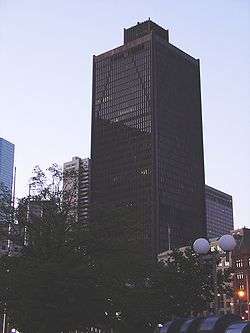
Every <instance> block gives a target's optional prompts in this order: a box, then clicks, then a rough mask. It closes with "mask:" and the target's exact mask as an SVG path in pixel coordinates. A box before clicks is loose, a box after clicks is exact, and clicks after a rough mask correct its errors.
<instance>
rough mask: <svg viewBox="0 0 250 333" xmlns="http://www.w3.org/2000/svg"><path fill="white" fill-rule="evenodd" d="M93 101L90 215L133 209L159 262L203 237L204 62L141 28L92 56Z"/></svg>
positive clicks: (150, 27) (162, 34)
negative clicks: (98, 211) (161, 255)
mask: <svg viewBox="0 0 250 333" xmlns="http://www.w3.org/2000/svg"><path fill="white" fill-rule="evenodd" d="M92 96H93V98H92V139H91V161H92V172H91V174H92V176H91V177H92V178H91V179H92V182H91V207H93V210H95V209H96V208H98V207H100V208H102V209H104V210H107V211H110V210H112V209H114V208H116V207H121V206H123V207H124V206H125V207H133V212H135V214H136V220H137V221H141V224H142V225H143V229H144V230H143V239H144V240H145V244H146V246H147V247H148V249H149V251H150V252H151V253H154V254H156V253H159V252H161V251H163V250H166V249H168V248H169V244H168V242H169V240H170V241H171V248H176V247H180V246H185V245H189V244H191V243H192V241H193V240H194V239H196V238H198V237H201V236H206V220H205V219H206V216H205V193H204V192H205V189H204V187H205V181H204V158H203V137H202V116H201V95H200V66H199V60H197V59H195V58H193V57H191V56H190V55H188V54H186V53H185V52H183V51H181V50H180V49H178V48H177V47H175V46H173V45H172V44H170V42H169V36H168V30H165V29H163V28H162V27H160V26H159V25H157V24H156V23H154V22H152V21H151V20H147V21H145V22H143V23H138V24H137V25H135V26H133V27H131V28H129V29H124V44H123V45H121V46H119V47H117V48H115V49H113V50H110V51H108V52H105V53H103V54H100V55H98V56H94V58H93V95H92ZM169 231H170V232H169ZM169 235H170V237H169ZM170 238H171V239H170Z"/></svg>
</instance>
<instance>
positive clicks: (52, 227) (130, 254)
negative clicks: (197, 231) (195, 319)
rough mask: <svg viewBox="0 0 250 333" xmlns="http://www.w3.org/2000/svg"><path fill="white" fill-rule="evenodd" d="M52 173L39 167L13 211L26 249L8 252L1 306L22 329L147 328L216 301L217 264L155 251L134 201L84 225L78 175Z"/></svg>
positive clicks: (0, 269) (1, 268)
mask: <svg viewBox="0 0 250 333" xmlns="http://www.w3.org/2000/svg"><path fill="white" fill-rule="evenodd" d="M48 173H49V174H48V175H46V173H45V172H43V171H42V170H41V169H40V168H39V167H36V168H35V170H34V176H33V178H32V188H30V193H29V196H28V197H26V198H23V199H22V200H20V201H19V205H18V208H17V209H16V210H15V212H14V214H13V213H12V216H13V219H12V220H11V221H12V222H11V223H12V224H13V228H14V227H15V228H17V227H18V228H19V230H22V231H21V232H19V233H18V234H17V233H16V234H15V235H12V236H11V237H12V241H14V242H17V244H19V245H21V244H24V245H22V248H21V251H20V255H18V256H2V257H1V258H0V261H1V262H0V299H1V303H0V304H1V307H2V311H3V307H6V308H7V312H8V318H9V321H10V322H11V323H12V324H13V325H14V326H15V327H16V328H17V329H19V330H20V331H22V332H25V333H29V332H34V331H35V332H37V333H45V332H46V333H50V332H51V333H52V332H53V333H56V332H65V333H66V332H68V331H69V330H76V329H79V330H80V329H84V328H86V327H100V328H106V329H108V328H111V327H112V328H114V329H115V332H119V333H127V332H129V333H133V332H141V333H143V332H145V333H146V332H152V331H153V328H154V327H155V325H156V324H157V323H159V322H163V321H166V320H168V319H170V318H172V317H173V316H177V315H189V314H190V313H191V312H201V311H202V310H205V309H207V308H208V307H209V302H210V301H211V300H212V297H213V292H212V284H211V281H212V279H211V267H210V265H204V264H201V263H200V260H199V259H198V258H197V257H196V256H195V255H194V254H193V253H192V251H186V252H185V253H181V252H179V251H176V252H173V254H172V255H171V257H169V259H167V260H166V262H165V263H162V262H160V263H159V262H157V261H156V260H155V258H152V257H150V256H147V255H146V254H145V249H144V246H143V242H142V239H141V237H140V235H141V234H142V232H141V228H142V227H143V226H140V225H138V223H137V221H136V220H135V218H134V216H135V214H133V211H131V210H132V209H134V208H131V207H125V208H123V209H118V210H114V211H110V212H104V211H99V212H98V214H95V218H94V219H92V220H90V221H89V224H88V225H87V226H86V225H83V224H81V223H78V222H77V221H76V219H75V215H74V211H75V207H74V205H75V199H74V190H75V186H77V175H75V174H72V175H67V177H68V178H67V179H68V181H67V182H66V185H65V182H64V185H63V182H62V180H63V177H65V175H63V174H62V172H61V170H60V169H59V168H58V167H57V166H56V165H53V166H52V167H51V168H49V169H48ZM69 177H70V178H69ZM69 179H70V182H69ZM69 184H70V185H69ZM3 206H4V205H3ZM7 215H8V214H7ZM7 221H8V223H9V220H8V219H6V223H7ZM9 237H10V236H9ZM220 288H225V279H224V277H221V278H220Z"/></svg>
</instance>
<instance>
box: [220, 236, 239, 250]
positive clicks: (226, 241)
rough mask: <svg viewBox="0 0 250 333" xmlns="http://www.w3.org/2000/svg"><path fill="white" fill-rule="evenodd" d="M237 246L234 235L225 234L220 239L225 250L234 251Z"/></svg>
mask: <svg viewBox="0 0 250 333" xmlns="http://www.w3.org/2000/svg"><path fill="white" fill-rule="evenodd" d="M235 246H236V241H235V239H234V237H233V236H232V235H223V236H221V238H220V240H219V247H220V248H221V249H222V250H223V251H233V249H234V248H235Z"/></svg>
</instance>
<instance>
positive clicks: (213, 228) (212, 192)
mask: <svg viewBox="0 0 250 333" xmlns="http://www.w3.org/2000/svg"><path fill="white" fill-rule="evenodd" d="M205 194H206V195H205V197H206V215H207V237H208V238H215V237H220V236H222V235H225V234H229V233H230V231H231V230H233V229H234V220H233V199H232V196H231V195H229V194H227V193H224V192H221V191H219V190H216V189H215V188H213V187H210V186H208V185H206V186H205Z"/></svg>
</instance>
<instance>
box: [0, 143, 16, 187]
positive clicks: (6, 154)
mask: <svg viewBox="0 0 250 333" xmlns="http://www.w3.org/2000/svg"><path fill="white" fill-rule="evenodd" d="M14 151H15V146H14V145H13V143H11V142H9V141H7V140H5V139H3V138H0V183H2V184H3V185H4V186H6V187H7V189H8V190H9V191H10V192H12V183H13V168H14Z"/></svg>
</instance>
